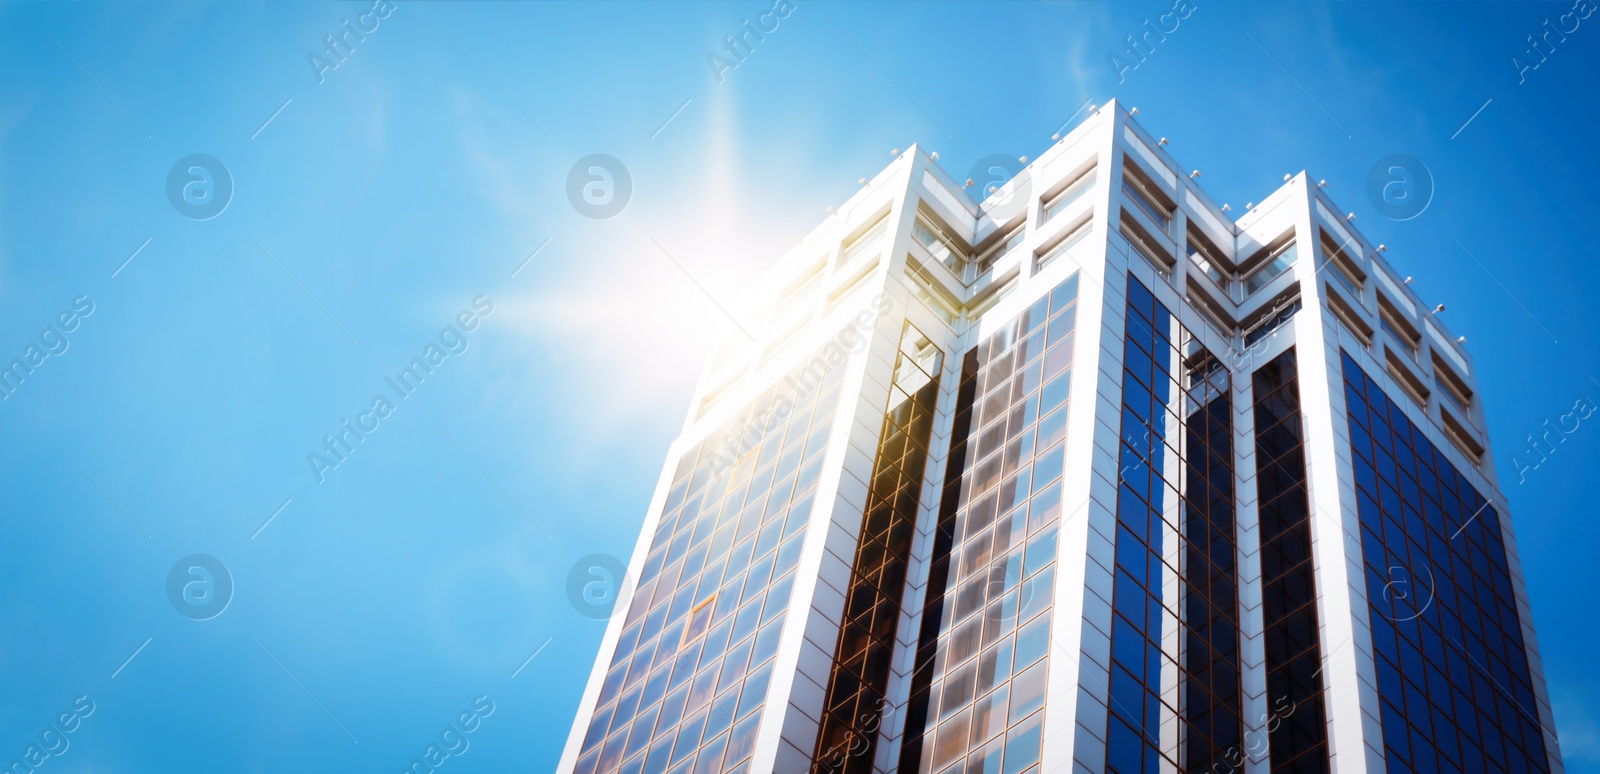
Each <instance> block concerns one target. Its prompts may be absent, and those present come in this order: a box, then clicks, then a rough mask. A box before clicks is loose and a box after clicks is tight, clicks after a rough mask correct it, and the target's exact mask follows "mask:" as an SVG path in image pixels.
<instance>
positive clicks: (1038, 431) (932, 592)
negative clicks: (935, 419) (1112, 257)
mask: <svg viewBox="0 0 1600 774" xmlns="http://www.w3.org/2000/svg"><path fill="white" fill-rule="evenodd" d="M1077 293H1078V278H1077V275H1073V276H1072V277H1071V278H1069V279H1068V280H1066V281H1065V282H1063V283H1061V284H1060V285H1058V286H1057V287H1055V288H1054V289H1053V290H1051V292H1050V293H1049V294H1047V295H1045V296H1044V297H1042V298H1040V299H1039V300H1038V302H1037V303H1035V304H1034V305H1033V306H1031V307H1030V308H1028V309H1027V310H1025V311H1023V313H1022V314H1021V315H1020V316H1019V317H1018V318H1017V319H1016V320H1013V321H1011V322H1009V323H1007V324H1005V325H1003V326H1001V327H1000V328H999V330H997V331H996V332H995V333H993V334H992V335H990V336H989V337H987V338H985V339H984V340H983V341H982V342H981V343H979V344H978V345H977V346H976V347H974V348H973V349H972V350H971V351H969V352H968V353H967V354H966V356H965V358H964V360H963V364H962V373H961V384H960V387H959V390H958V393H957V406H956V414H955V419H954V423H953V430H952V435H951V448H950V457H949V463H948V464H949V467H948V468H947V470H946V479H945V488H944V491H943V496H942V500H941V506H940V514H939V521H938V525H937V532H936V534H935V538H934V551H933V563H932V564H931V565H930V570H929V581H928V585H927V589H926V598H925V601H924V607H923V612H922V629H921V632H920V635H919V639H918V648H917V656H916V671H915V672H914V673H913V676H912V685H911V698H910V701H909V702H908V704H907V713H906V728H905V742H904V745H903V746H902V748H901V756H900V764H899V771H901V772H905V773H906V774H912V773H913V772H927V773H930V774H931V773H932V772H940V773H941V774H946V773H949V772H961V773H962V774H1020V773H1022V772H1037V771H1038V768H1037V766H1038V763H1039V754H1040V746H1041V729H1042V727H1043V722H1044V703H1045V696H1046V688H1047V681H1046V679H1045V678H1046V675H1047V673H1048V664H1049V643H1050V619H1051V608H1052V603H1053V594H1054V588H1055V569H1056V565H1055V558H1056V540H1057V532H1058V530H1059V527H1060V524H1059V522H1060V518H1061V494H1062V493H1061V477H1062V473H1063V469H1064V464H1065V463H1064V456H1063V455H1064V448H1065V445H1064V443H1063V439H1064V437H1065V436H1066V425H1067V408H1068V407H1067V396H1068V393H1069V391H1070V386H1071V377H1072V368H1071V366H1072V355H1073V340H1074V338H1075V337H1074V335H1073V331H1074V326H1075V323H1076V317H1077V307H1076V303H1075V302H1076V299H1077Z"/></svg>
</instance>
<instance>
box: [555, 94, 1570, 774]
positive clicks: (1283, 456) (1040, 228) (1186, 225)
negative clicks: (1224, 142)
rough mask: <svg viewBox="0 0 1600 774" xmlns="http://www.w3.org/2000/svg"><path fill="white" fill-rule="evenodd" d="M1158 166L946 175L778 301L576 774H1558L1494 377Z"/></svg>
mask: <svg viewBox="0 0 1600 774" xmlns="http://www.w3.org/2000/svg"><path fill="white" fill-rule="evenodd" d="M1163 145H1164V143H1158V142H1157V141H1155V140H1154V139H1152V138H1151V137H1150V136H1149V135H1148V134H1147V133H1146V132H1145V131H1144V130H1143V129H1142V128H1141V127H1140V126H1139V125H1138V124H1137V123H1136V122H1135V121H1134V120H1133V118H1132V117H1131V116H1130V115H1129V114H1128V113H1127V112H1126V111H1124V110H1123V109H1121V108H1120V107H1119V106H1117V105H1116V103H1112V104H1108V105H1105V106H1103V107H1101V108H1099V109H1098V110H1097V111H1095V112H1094V114H1093V115H1092V116H1090V117H1089V118H1087V119H1085V120H1084V121H1083V122H1082V123H1081V124H1080V125H1079V126H1077V127H1076V128H1075V129H1074V130H1073V131H1072V132H1071V133H1069V134H1067V135H1066V136H1065V137H1063V138H1061V139H1060V140H1059V141H1058V142H1056V143H1055V144H1054V145H1053V146H1052V147H1051V148H1050V149H1049V150H1048V151H1046V152H1045V153H1044V154H1043V155H1042V156H1041V157H1039V158H1038V159H1036V160H1034V161H1033V162H1032V163H1031V164H1029V165H1028V166H1027V167H1026V168H1025V169H1023V170H1022V171H1021V172H1020V173H1018V174H1017V175H1015V176H1014V177H1013V178H1011V179H1010V180H1009V182H1005V183H1004V184H1002V185H998V186H997V187H996V189H995V190H994V191H993V192H992V193H990V194H989V195H988V196H987V197H986V198H985V200H984V201H983V202H982V203H981V204H974V203H973V202H972V200H971V199H970V198H969V197H968V195H967V193H966V192H965V191H964V190H963V189H964V186H963V184H962V183H961V182H959V181H956V180H954V179H952V178H950V177H949V176H948V175H947V174H946V173H945V172H944V171H943V170H942V169H940V168H939V166H938V165H937V163H936V162H935V161H934V160H933V159H932V158H931V157H930V156H928V155H925V154H924V153H923V152H922V151H921V150H919V149H916V148H913V149H911V150H909V151H907V152H906V153H904V154H903V155H901V156H900V157H899V158H898V159H896V160H895V161H894V162H893V163H892V164H890V165H889V167H888V168H887V169H885V170H884V171H883V172H881V173H879V174H878V176H877V177H876V178H875V179H873V180H872V181H871V183H870V184H868V185H867V186H866V187H864V188H863V189H862V190H861V191H860V192H859V193H857V194H856V195H855V196H854V197H852V198H851V199H850V201H849V202H847V203H846V204H845V205H844V206H843V207H841V208H840V209H839V210H838V212H837V213H836V214H834V215H833V216H832V217H830V218H829V219H828V220H827V221H826V222H824V223H823V224H822V225H821V226H819V227H818V228H817V229H816V230H815V231H814V232H813V233H812V234H811V235H810V236H809V237H808V238H807V239H805V240H804V241H803V243H802V244H801V245H800V246H798V247H797V248H795V249H794V250H793V251H792V252H791V253H790V254H789V255H788V256H787V257H786V258H784V259H783V260H782V261H781V262H780V263H779V265H778V266H777V267H775V268H774V269H773V270H772V271H771V272H770V273H769V274H768V275H767V276H766V277H765V279H764V280H763V281H762V282H761V283H760V286H759V287H758V288H757V289H756V290H755V292H754V294H753V296H752V297H753V298H755V299H758V300H759V302H758V303H756V304H753V305H752V307H753V308H759V309H760V310H762V311H761V319H744V320H742V321H741V322H742V323H743V325H742V327H741V329H740V330H735V331H733V332H732V333H731V334H730V335H729V336H728V337H727V338H726V339H725V340H724V341H723V342H722V343H721V344H720V345H719V347H718V348H717V351H716V353H715V354H714V356H713V358H712V362H711V363H710V365H709V366H708V367H707V369H706V371H705V374H704V377H703V379H702V381H701V385H700V388H699V389H698V391H697V394H696V395H695V397H694V402H693V404H692V407H691V409H690V411H689V417H688V420H687V422H686V423H685V426H684V431H683V434H682V436H681V437H680V438H679V439H678V441H677V442H675V443H674V444H673V446H672V449H671V452H670V455H669V458H668V461H667V464H666V466H665V468H664V470H663V471H662V475H661V479H660V482H659V484H658V485H657V488H656V494H655V497H654V499H653V501H652V503H651V506H650V511H649V514H648V515H647V517H646V519H645V524H644V530H643V533H642V534H641V536H640V539H639V543H638V546H637V548H636V549H635V552H634V555H633V559H632V561H631V562H630V564H629V572H630V575H631V576H632V577H633V578H636V579H637V590H636V592H635V593H633V594H632V596H631V597H630V598H628V599H623V600H621V601H620V602H619V604H618V607H617V609H616V612H615V614H614V616H613V618H612V619H611V622H610V626H609V627H608V629H607V631H606V635H605V638H604V640H603V641H602V645H601V648H600V654H599V658H598V660H597V661H596V664H595V668H594V671H593V674H592V676H591V677H590V680H589V685H588V688H587V690H586V691H585V693H584V696H583V700H582V702H581V704H580V705H579V708H578V714H577V719H576V722H575V723H574V725H573V729H572V733H571V736H570V737H569V740H568V743H567V747H566V750H565V753H564V755H563V757H562V760H561V766H560V770H561V771H563V772H571V771H575V772H577V773H578V774H595V773H597V772H619V771H620V772H624V774H663V773H664V772H667V773H670V774H684V773H685V772H712V771H739V772H767V771H777V772H805V771H813V772H833V771H843V772H869V771H884V772H890V771H901V772H906V773H907V774H913V773H916V774H922V773H927V774H940V773H943V772H963V774H980V773H981V774H991V773H996V772H997V773H1000V774H1029V773H1031V772H1039V773H1043V772H1052V771H1078V770H1084V771H1093V772H1098V771H1116V772H1169V771H1190V772H1200V771H1206V772H1232V771H1247V772H1266V771H1274V772H1276V771H1390V772H1446V771H1461V772H1498V771H1504V772H1519V773H1520V772H1561V771H1562V766H1561V762H1560V754H1559V751H1558V749H1557V747H1556V744H1555V735H1554V726H1553V723H1552V721H1551V715H1550V707H1549V700H1548V697H1547V695H1546V692H1545V685H1544V678H1543V674H1542V670H1541V666H1540V661H1539V654H1538V647H1537V642H1536V640H1535V638H1534V634H1533V628H1532V622H1531V617H1530V613H1529V608H1528V603H1527V599H1526V596H1525V593H1524V591H1523V586H1522V579H1521V569H1520V567H1521V562H1520V559H1519V557H1518V555H1517V550H1516V543H1515V540H1514V539H1513V536H1512V531H1511V523H1510V519H1509V517H1508V515H1507V507H1506V500H1505V497H1504V496H1503V495H1502V494H1501V492H1500V491H1499V488H1498V486H1497V484H1496V480H1495V472H1494V466H1493V460H1492V458H1491V456H1490V452H1489V442H1488V439H1487V437H1486V435H1485V432H1484V419H1483V416H1484V415H1483V407H1482V402H1481V400H1480V399H1479V397H1478V395H1477V392H1476V389H1475V387H1474V385H1475V383H1476V375H1477V370H1476V365H1475V363H1474V362H1473V360H1472V358H1471V356H1470V354H1468V353H1467V352H1466V350H1465V349H1464V348H1463V347H1462V346H1461V345H1460V344H1459V343H1458V340H1457V339H1456V338H1455V337H1454V336H1452V335H1451V334H1450V333H1449V332H1448V331H1447V329H1446V328H1445V327H1444V325H1443V323H1442V322H1441V321H1440V320H1439V319H1438V317H1437V316H1435V315H1434V314H1432V313H1430V312H1429V311H1428V309H1429V307H1428V306H1426V305H1425V304H1423V303H1422V302H1421V300H1420V299H1418V297H1417V296H1416V295H1415V294H1414V293H1413V292H1412V290H1411V288H1410V287H1409V281H1406V282H1402V281H1399V280H1397V279H1395V277H1396V276H1397V275H1396V274H1395V273H1394V271H1393V270H1392V269H1391V268H1390V267H1389V265H1388V264H1387V263H1386V262H1385V260H1384V258H1383V256H1382V255H1381V252H1382V250H1381V248H1375V247H1373V246H1372V245H1371V244H1370V243H1368V242H1367V241H1366V240H1365V238H1363V237H1362V235H1361V234H1360V233H1359V232H1357V231H1356V230H1355V229H1354V227H1353V226H1352V224H1351V223H1350V221H1349V219H1347V218H1345V217H1341V216H1340V215H1338V212H1339V210H1338V209H1337V208H1336V207H1335V206H1334V204H1333V202H1332V200H1331V199H1330V198H1329V197H1328V195H1327V193H1326V192H1325V191H1323V190H1322V189H1321V187H1320V186H1317V185H1313V184H1310V180H1309V179H1308V178H1307V177H1306V175H1305V174H1303V173H1302V174H1300V175H1296V176H1290V177H1288V178H1287V179H1286V180H1285V182H1284V184H1283V185H1282V187H1280V188H1278V189H1277V190H1276V191H1274V192H1272V193H1271V194H1270V195H1268V196H1266V197H1265V198H1264V199H1263V200H1262V202H1261V203H1260V204H1258V205H1255V206H1253V207H1252V208H1249V209H1248V211H1246V212H1244V213H1243V214H1242V215H1241V216H1240V217H1239V218H1238V219H1237V220H1234V219H1232V218H1231V217H1230V216H1229V215H1228V214H1227V212H1226V211H1225V210H1223V209H1221V208H1219V207H1217V206H1216V205H1215V204H1213V203H1212V201H1211V200H1210V199H1209V198H1208V197H1207V196H1206V194H1205V193H1204V192H1203V191H1202V190H1201V189H1200V188H1199V187H1198V186H1197V185H1196V183H1195V181H1194V179H1193V178H1192V177H1189V176H1186V175H1184V174H1183V173H1182V171H1181V170H1182V167H1180V166H1179V165H1178V164H1177V163H1176V162H1175V161H1174V160H1173V159H1172V158H1171V157H1170V156H1168V155H1167V153H1166V152H1165V150H1164V148H1163ZM969 183H970V181H969ZM1408 280H1409V278H1408Z"/></svg>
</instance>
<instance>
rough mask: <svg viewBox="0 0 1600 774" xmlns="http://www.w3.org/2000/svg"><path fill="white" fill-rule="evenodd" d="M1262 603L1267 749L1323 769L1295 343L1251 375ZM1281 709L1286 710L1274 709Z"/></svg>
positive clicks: (1275, 765)
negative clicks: (1269, 716)
mask: <svg viewBox="0 0 1600 774" xmlns="http://www.w3.org/2000/svg"><path fill="white" fill-rule="evenodd" d="M1251 390H1252V391H1251V395H1252V396H1253V399H1254V401H1255V405H1254V414H1255V425H1256V502H1257V503H1258V506H1257V508H1258V511H1257V515H1258V519H1259V532H1260V536H1261V609H1262V624H1263V625H1264V626H1265V627H1266V637H1265V639H1266V666H1267V701H1268V704H1270V705H1271V706H1272V708H1273V711H1274V717H1273V718H1272V720H1276V721H1277V723H1276V726H1274V725H1273V723H1272V722H1270V720H1269V722H1268V724H1267V725H1268V733H1267V741H1268V751H1269V755H1270V756H1271V759H1272V770H1273V771H1274V772H1279V771H1285V772H1325V771H1327V770H1328V727H1327V708H1326V706H1325V699H1326V697H1325V694H1324V692H1323V689H1322V680H1321V679H1320V676H1321V674H1322V646H1321V644H1320V643H1319V637H1320V635H1321V630H1320V627H1319V626H1318V621H1317V586H1316V565H1315V563H1314V560H1313V558H1312V556H1311V501H1310V498H1309V496H1308V495H1307V490H1306V451H1305V429H1304V428H1303V427H1302V426H1301V414H1300V377H1299V364H1298V361H1296V359H1295V351H1294V350H1293V349H1290V350H1288V351H1287V352H1284V353H1283V354H1281V355H1279V356H1277V357H1276V358H1273V360H1272V362H1269V363H1267V364H1266V365H1264V366H1262V367H1261V368H1260V369H1258V370H1257V371H1256V372H1255V374H1254V375H1253V377H1252V384H1251ZM1285 707H1286V708H1287V710H1286V714H1284V715H1282V716H1279V715H1277V713H1278V712H1279V710H1281V709H1282V708H1285Z"/></svg>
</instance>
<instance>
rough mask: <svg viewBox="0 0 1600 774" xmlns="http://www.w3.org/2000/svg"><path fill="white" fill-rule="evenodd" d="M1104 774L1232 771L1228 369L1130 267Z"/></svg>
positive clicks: (1234, 714)
mask: <svg viewBox="0 0 1600 774" xmlns="http://www.w3.org/2000/svg"><path fill="white" fill-rule="evenodd" d="M1126 315H1127V326H1126V336H1125V339H1124V342H1123V353H1124V356H1123V380H1122V396H1123V397H1122V420H1121V424H1122V430H1121V435H1122V443H1121V451H1120V454H1119V461H1118V465H1119V470H1118V474H1117V478H1118V493H1117V534H1116V540H1115V548H1116V575H1115V580H1114V581H1113V584H1112V597H1113V599H1112V608H1113V609H1114V611H1115V614H1114V616H1113V618H1112V623H1111V629H1112V630H1111V670H1110V672H1111V681H1110V686H1109V687H1110V698H1111V702H1110V718H1109V722H1108V725H1107V737H1108V738H1107V744H1106V770H1108V771H1113V772H1122V773H1123V774H1131V773H1133V772H1152V773H1153V772H1161V771H1174V770H1176V771H1212V770H1214V769H1213V767H1214V766H1219V765H1220V766H1222V768H1219V769H1215V770H1219V771H1226V770H1230V769H1229V768H1228V766H1229V765H1231V764H1229V763H1228V761H1229V760H1230V755H1231V756H1232V758H1233V759H1236V758H1237V755H1238V749H1239V743H1240V741H1241V737H1242V734H1243V724H1242V723H1241V721H1240V716H1241V710H1240V695H1241V694H1240V685H1239V674H1240V665H1239V604H1238V598H1239V597H1238V569H1237V561H1236V558H1237V555H1238V549H1237V544H1236V542H1235V541H1236V538H1235V525H1234V494H1233V442H1232V416H1231V415H1232V409H1231V406H1232V402H1231V400H1230V397H1229V378H1228V370H1227V369H1226V368H1225V367H1223V364H1222V362H1221V361H1219V360H1218V359H1217V358H1216V357H1215V356H1213V355H1212V354H1211V352H1209V351H1207V350H1206V349H1205V348H1204V347H1203V346H1200V344H1199V342H1198V341H1196V340H1195V339H1194V337H1193V336H1192V335H1191V334H1190V333H1189V331H1188V330H1187V329H1185V328H1184V327H1183V325H1181V324H1180V323H1179V322H1178V321H1177V319H1176V318H1175V317H1174V316H1173V315H1172V313H1171V312H1170V311H1169V310H1168V309H1167V308H1166V306H1165V305H1163V304H1161V303H1160V302H1159V301H1157V300H1156V299H1155V297H1154V296H1153V295H1151V293H1150V291H1149V290H1148V289H1147V288H1145V286H1144V285H1142V284H1140V282H1139V281H1138V280H1137V279H1135V278H1134V277H1133V276H1131V275H1130V276H1129V277H1128V306H1127V309H1126Z"/></svg>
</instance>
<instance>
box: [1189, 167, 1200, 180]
mask: <svg viewBox="0 0 1600 774" xmlns="http://www.w3.org/2000/svg"><path fill="white" fill-rule="evenodd" d="M1199 176H1200V170H1198V169H1197V170H1195V171H1193V172H1190V173H1189V179H1190V180H1193V179H1195V178H1197V177H1199Z"/></svg>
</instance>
